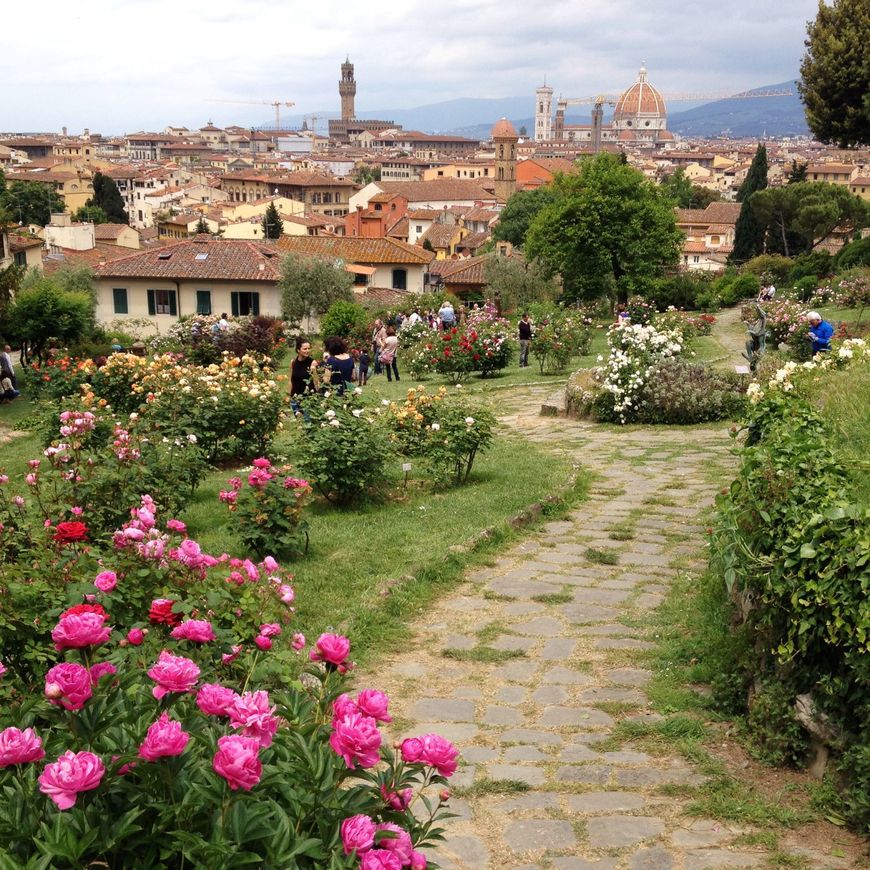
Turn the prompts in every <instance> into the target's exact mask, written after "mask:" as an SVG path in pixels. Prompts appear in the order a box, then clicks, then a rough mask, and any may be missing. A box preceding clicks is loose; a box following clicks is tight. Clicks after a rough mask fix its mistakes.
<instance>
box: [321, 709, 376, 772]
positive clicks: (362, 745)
mask: <svg viewBox="0 0 870 870" xmlns="http://www.w3.org/2000/svg"><path fill="white" fill-rule="evenodd" d="M329 745H330V746H331V747H332V749H333V751H334V752H335V753H336V754H337V755H340V756H341V757H342V758H344V762H345V764H346V765H347V766H348V767H349V768H350V769H351V770H354V769H355V768H356V767H363V768H366V767H374V766H375V765H376V764H377V763H378V762H379V761H380V760H381V733H380V731H378V725H377V722H375V720H374V719H372V718H371V717H369V716H363V715H361V714H360V713H348V714H346V715H344V716H341V717H340V718H336V719H333V721H332V734H331V735H330V736H329Z"/></svg>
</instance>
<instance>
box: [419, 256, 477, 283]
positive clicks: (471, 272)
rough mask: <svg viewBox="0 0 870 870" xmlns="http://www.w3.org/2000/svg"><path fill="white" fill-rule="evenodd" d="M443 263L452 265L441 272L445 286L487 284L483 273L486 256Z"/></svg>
mask: <svg viewBox="0 0 870 870" xmlns="http://www.w3.org/2000/svg"><path fill="white" fill-rule="evenodd" d="M443 262H445V263H449V264H450V265H449V266H448V267H446V268H444V269H442V270H441V271H440V275H441V277H442V278H443V279H444V283H445V284H475V285H478V286H480V285H483V284H486V278H485V277H484V273H483V272H484V268H483V267H484V263H485V262H486V257H485V256H480V257H467V258H466V259H464V260H444V261H443ZM429 271H430V272H432V271H433V270H432V269H430V270H429Z"/></svg>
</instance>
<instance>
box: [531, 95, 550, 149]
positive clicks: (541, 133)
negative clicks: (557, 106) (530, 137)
mask: <svg viewBox="0 0 870 870" xmlns="http://www.w3.org/2000/svg"><path fill="white" fill-rule="evenodd" d="M552 136H553V89H552V88H551V87H549V85H547V84H546V82H545V83H544V85H543V86H542V87H540V88H538V89H537V90H536V91H535V142H546V141H548V140H549V139H551V138H552Z"/></svg>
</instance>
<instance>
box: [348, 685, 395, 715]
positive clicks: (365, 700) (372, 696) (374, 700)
mask: <svg viewBox="0 0 870 870" xmlns="http://www.w3.org/2000/svg"><path fill="white" fill-rule="evenodd" d="M389 703H390V699H389V698H388V697H387V696H386V695H385V694H384V693H383V692H379V691H378V690H377V689H363V690H362V691H361V692H360V693H359V695H357V697H356V704H357V707H359V709H360V712H362V713H365V715H366V716H371V717H372V719H377V720H378V722H392V721H393V717H392V716H390V715H389V713H388V712H387V707H388V706H389Z"/></svg>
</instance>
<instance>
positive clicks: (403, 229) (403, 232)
mask: <svg viewBox="0 0 870 870" xmlns="http://www.w3.org/2000/svg"><path fill="white" fill-rule="evenodd" d="M408 223H409V222H408V218H407V217H400V218H399V219H398V220H397V221H396V222H395V223H394V224H393V225H392V226H391V227H390V228H389V229H388V230H387V235H388V236H392V237H393V238H396V239H404V240H405V241H407V239H408Z"/></svg>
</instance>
